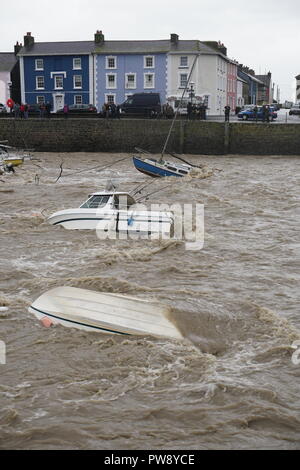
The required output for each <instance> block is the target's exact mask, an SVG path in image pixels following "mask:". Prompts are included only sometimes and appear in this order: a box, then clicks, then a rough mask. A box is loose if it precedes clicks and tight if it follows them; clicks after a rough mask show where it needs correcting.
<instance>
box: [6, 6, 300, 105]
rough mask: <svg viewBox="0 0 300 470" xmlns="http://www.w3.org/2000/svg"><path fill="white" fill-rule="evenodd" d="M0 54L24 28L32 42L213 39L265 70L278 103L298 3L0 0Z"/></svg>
mask: <svg viewBox="0 0 300 470" xmlns="http://www.w3.org/2000/svg"><path fill="white" fill-rule="evenodd" d="M0 2H1V3H0V4H1V10H0V11H1V20H2V21H1V41H0V51H1V52H8V51H11V50H13V46H14V44H15V42H16V41H17V40H18V41H22V42H23V36H24V34H26V32H27V31H30V32H31V33H32V35H33V36H34V37H35V40H36V41H37V42H46V41H76V40H92V39H93V37H94V33H95V31H96V30H97V29H102V31H103V33H104V35H105V38H106V39H107V40H114V39H124V40H126V39H127V40H128V39H167V38H169V35H170V33H177V34H179V37H180V38H181V39H200V40H217V41H218V40H220V41H221V42H223V43H224V44H225V46H226V47H227V51H228V55H229V57H231V58H233V59H236V60H238V61H239V62H242V63H243V64H245V65H248V66H249V67H250V68H254V69H255V71H256V74H264V73H266V72H268V71H269V70H270V71H271V72H272V77H273V81H274V82H275V85H276V86H277V85H278V86H279V88H280V89H281V98H282V101H284V100H285V99H288V100H291V99H294V94H295V87H296V85H295V76H296V75H298V74H300V60H299V57H300V28H299V22H300V0H249V1H245V0H227V1H226V0H148V1H141V0H128V1H126V0H112V1H111V2H110V4H108V1H107V0H61V1H57V0H52V1H45V0H12V1H11V2H9V1H7V0H0Z"/></svg>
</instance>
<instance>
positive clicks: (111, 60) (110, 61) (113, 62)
mask: <svg viewBox="0 0 300 470" xmlns="http://www.w3.org/2000/svg"><path fill="white" fill-rule="evenodd" d="M106 68H107V69H116V68H117V58H116V57H113V56H108V57H106Z"/></svg>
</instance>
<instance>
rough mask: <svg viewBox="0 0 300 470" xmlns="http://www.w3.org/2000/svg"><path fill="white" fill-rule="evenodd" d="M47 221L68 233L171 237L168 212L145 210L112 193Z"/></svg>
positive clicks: (126, 196) (95, 195)
mask: <svg viewBox="0 0 300 470" xmlns="http://www.w3.org/2000/svg"><path fill="white" fill-rule="evenodd" d="M47 220H48V222H49V223H50V224H52V225H62V226H63V227H64V228H65V229H68V230H97V231H104V232H119V233H122V232H125V233H128V232H132V233H133V232H134V233H139V234H151V233H158V234H168V235H171V232H172V229H173V214H172V213H171V212H163V211H151V210H147V208H145V207H144V206H141V205H140V204H137V203H136V201H135V200H134V198H133V197H132V196H131V195H130V194H129V193H126V192H116V191H113V192H109V191H104V192H96V193H93V194H91V195H90V196H89V198H88V199H87V200H86V201H85V202H84V203H83V204H82V205H81V206H80V207H78V208H76V209H65V210H61V211H59V212H55V213H54V214H52V215H51V216H50V217H49V218H48V219H47Z"/></svg>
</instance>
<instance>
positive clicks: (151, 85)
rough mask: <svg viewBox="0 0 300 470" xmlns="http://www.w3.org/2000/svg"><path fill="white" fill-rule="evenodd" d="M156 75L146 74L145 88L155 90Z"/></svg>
mask: <svg viewBox="0 0 300 470" xmlns="http://www.w3.org/2000/svg"><path fill="white" fill-rule="evenodd" d="M154 86H155V85H154V73H145V74H144V88H154Z"/></svg>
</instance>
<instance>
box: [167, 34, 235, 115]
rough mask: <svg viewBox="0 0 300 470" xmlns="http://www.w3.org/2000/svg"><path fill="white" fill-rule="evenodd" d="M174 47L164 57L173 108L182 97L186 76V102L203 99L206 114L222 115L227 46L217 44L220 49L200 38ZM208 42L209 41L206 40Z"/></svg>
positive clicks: (225, 97)
mask: <svg viewBox="0 0 300 470" xmlns="http://www.w3.org/2000/svg"><path fill="white" fill-rule="evenodd" d="M177 44H178V47H177V50H175V48H174V50H171V51H170V52H169V53H168V58H167V77H168V82H167V98H168V101H169V103H170V104H171V105H173V107H175V109H176V103H177V104H178V101H179V100H180V98H181V97H182V94H183V91H184V88H185V85H186V83H187V80H188V78H189V77H190V80H189V85H188V90H187V92H186V93H185V95H184V100H185V104H186V103H187V102H188V101H191V95H190V92H191V85H192V87H193V91H194V93H193V95H194V96H193V102H195V103H198V102H204V103H205V105H206V106H207V114H208V115H222V114H224V107H225V106H226V104H227V64H228V63H229V62H230V60H229V59H228V58H227V57H226V48H225V47H224V46H223V45H221V44H220V45H219V43H211V44H215V45H217V47H218V49H219V50H216V49H214V48H212V47H209V46H208V45H207V44H205V43H203V42H200V41H179V40H178V43H177ZM209 44H210V43H209Z"/></svg>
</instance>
